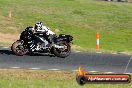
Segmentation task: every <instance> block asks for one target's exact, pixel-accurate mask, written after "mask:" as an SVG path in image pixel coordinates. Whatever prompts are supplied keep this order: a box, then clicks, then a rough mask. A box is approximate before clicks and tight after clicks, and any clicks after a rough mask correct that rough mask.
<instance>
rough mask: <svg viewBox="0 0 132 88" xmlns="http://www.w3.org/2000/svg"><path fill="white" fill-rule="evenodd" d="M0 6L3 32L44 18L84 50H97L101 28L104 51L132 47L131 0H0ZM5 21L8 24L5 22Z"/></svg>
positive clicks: (20, 27)
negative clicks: (9, 15)
mask: <svg viewBox="0 0 132 88" xmlns="http://www.w3.org/2000/svg"><path fill="white" fill-rule="evenodd" d="M0 9H1V11H0V15H1V16H0V18H2V21H1V22H0V32H3V33H7V32H9V33H16V32H19V33H20V32H21V31H22V30H23V29H24V28H25V27H26V26H32V25H33V24H34V23H35V22H37V21H42V22H44V23H45V25H47V26H49V27H50V28H51V29H52V30H54V29H60V30H61V31H60V32H59V33H66V34H71V35H73V36H74V41H73V42H74V45H77V46H80V47H81V49H83V50H95V45H96V39H95V34H96V32H99V33H100V37H101V38H100V48H101V50H102V51H117V52H124V51H125V52H131V51H132V48H131V45H132V39H131V38H132V4H131V3H115V2H104V1H100V0H0ZM9 10H11V11H12V13H13V17H12V18H11V19H9V18H8V19H7V17H8V11H9ZM5 20H6V21H5ZM2 22H4V23H6V24H9V25H5V26H4V24H3V23H2ZM12 27H13V28H14V29H11V28H12ZM3 29H4V30H3Z"/></svg>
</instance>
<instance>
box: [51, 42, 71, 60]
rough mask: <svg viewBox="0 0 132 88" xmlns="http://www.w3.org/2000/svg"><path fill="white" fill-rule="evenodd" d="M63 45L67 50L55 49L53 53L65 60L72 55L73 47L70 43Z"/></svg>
mask: <svg viewBox="0 0 132 88" xmlns="http://www.w3.org/2000/svg"><path fill="white" fill-rule="evenodd" d="M61 45H64V47H65V48H64V49H58V48H55V47H53V52H54V55H55V56H58V57H61V58H65V57H67V56H69V55H70V53H71V46H70V44H69V43H66V42H64V43H61Z"/></svg>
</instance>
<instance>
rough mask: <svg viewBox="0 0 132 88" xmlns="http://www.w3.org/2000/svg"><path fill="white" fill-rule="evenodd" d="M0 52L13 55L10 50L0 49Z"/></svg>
mask: <svg viewBox="0 0 132 88" xmlns="http://www.w3.org/2000/svg"><path fill="white" fill-rule="evenodd" d="M0 54H7V55H15V54H14V53H13V52H12V51H10V50H0Z"/></svg>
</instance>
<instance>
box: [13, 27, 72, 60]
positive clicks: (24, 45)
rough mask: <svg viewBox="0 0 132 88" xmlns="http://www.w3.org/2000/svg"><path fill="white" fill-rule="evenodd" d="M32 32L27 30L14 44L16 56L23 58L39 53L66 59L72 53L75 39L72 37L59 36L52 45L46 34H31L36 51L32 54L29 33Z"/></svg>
mask: <svg viewBox="0 0 132 88" xmlns="http://www.w3.org/2000/svg"><path fill="white" fill-rule="evenodd" d="M29 31H30V32H31V30H30V28H26V29H25V30H24V31H23V32H22V33H21V35H20V38H19V40H17V41H16V42H14V43H13V44H12V46H11V50H12V51H13V52H14V54H16V55H19V56H23V55H25V54H28V53H30V54H33V53H35V52H37V53H50V54H54V55H55V56H57V57H61V58H65V57H67V56H69V55H70V53H71V45H70V44H71V41H72V40H73V37H72V36H71V35H65V34H59V36H56V37H54V38H53V41H54V44H52V45H51V44H50V43H49V41H48V40H47V39H46V37H47V36H46V34H44V33H43V34H41V33H33V32H31V36H32V41H34V42H35V47H36V48H35V51H33V52H30V47H29V44H28V41H27V40H28V32H29Z"/></svg>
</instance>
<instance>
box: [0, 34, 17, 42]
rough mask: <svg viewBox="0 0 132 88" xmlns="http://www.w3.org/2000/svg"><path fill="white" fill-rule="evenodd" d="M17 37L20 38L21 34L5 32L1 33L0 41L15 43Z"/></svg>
mask: <svg viewBox="0 0 132 88" xmlns="http://www.w3.org/2000/svg"><path fill="white" fill-rule="evenodd" d="M17 39H19V34H15V35H14V34H4V33H0V42H3V43H13V42H15V41H16V40H17Z"/></svg>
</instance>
